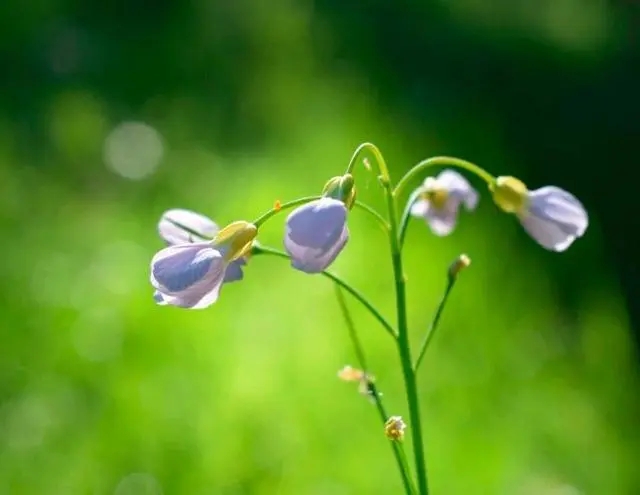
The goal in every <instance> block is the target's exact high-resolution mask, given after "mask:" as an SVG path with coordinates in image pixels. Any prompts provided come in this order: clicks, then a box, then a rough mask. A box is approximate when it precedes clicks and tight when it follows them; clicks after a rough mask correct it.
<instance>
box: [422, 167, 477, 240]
mask: <svg viewBox="0 0 640 495" xmlns="http://www.w3.org/2000/svg"><path fill="white" fill-rule="evenodd" d="M418 194H419V196H418V198H417V199H416V201H415V202H414V203H413V205H411V214H412V215H413V216H415V217H420V218H424V220H425V221H426V222H427V224H428V225H429V227H430V228H431V231H432V232H433V233H434V234H436V235H439V236H445V235H449V234H450V233H451V232H453V229H454V228H455V226H456V222H457V219H458V210H459V209H460V205H461V204H464V206H465V208H466V209H467V210H468V211H472V210H474V209H475V208H476V206H477V205H478V200H479V196H478V193H477V191H476V190H475V189H474V188H473V187H471V184H469V182H468V181H467V179H465V178H464V177H463V176H462V175H460V174H459V173H458V172H455V171H454V170H443V171H442V172H440V174H439V175H438V176H437V177H427V178H426V179H425V180H424V183H423V184H422V186H421V187H420V190H419V193H418Z"/></svg>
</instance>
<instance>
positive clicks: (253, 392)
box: [0, 3, 640, 495]
mask: <svg viewBox="0 0 640 495" xmlns="http://www.w3.org/2000/svg"><path fill="white" fill-rule="evenodd" d="M278 5H279V7H278V9H276V10H277V12H276V13H273V12H272V13H271V14H269V13H266V12H264V15H265V16H269V15H271V16H273V18H274V19H275V18H276V17H277V15H276V14H278V13H279V14H278V15H283V16H285V17H283V18H285V19H286V20H287V21H286V22H285V23H284V25H286V26H289V27H290V28H291V29H289V30H283V29H281V28H282V26H280V28H278V29H276V28H273V29H271V28H270V29H268V30H267V31H261V30H262V29H266V27H265V25H264V23H262V22H257V23H256V25H255V26H253V27H251V26H249V27H250V28H251V33H253V34H252V36H254V37H255V39H254V38H251V39H249V41H250V42H251V43H253V44H257V45H260V44H261V43H265V45H264V46H266V43H267V41H268V42H269V43H276V44H277V43H280V44H281V46H282V49H283V52H282V53H277V56H275V55H274V57H275V60H271V61H270V62H269V61H265V62H264V64H263V66H261V67H258V68H255V73H254V74H253V78H252V80H251V81H252V82H251V81H246V84H247V86H246V87H245V88H243V91H244V93H243V94H244V95H245V96H246V106H245V107H243V108H244V110H245V111H246V112H248V114H247V115H253V116H258V117H259V118H260V119H262V120H263V122H264V123H265V124H267V125H268V126H269V127H270V131H271V133H272V134H273V135H274V136H277V139H274V140H273V141H271V142H270V144H269V145H268V146H265V147H264V149H262V151H261V152H260V153H257V152H255V151H250V152H246V153H236V154H232V153H224V152H221V151H219V149H218V147H217V146H216V145H215V144H214V143H212V142H209V141H207V140H206V139H205V140H202V139H201V138H200V137H199V136H201V133H202V132H203V130H202V122H201V121H200V120H198V116H199V115H200V113H199V112H200V109H199V108H198V101H197V100H196V101H195V104H194V101H193V100H190V99H189V98H185V99H184V100H180V99H170V98H167V99H159V100H156V101H155V103H153V104H149V105H147V107H146V108H145V109H142V110H141V111H140V112H139V113H138V114H137V115H136V120H138V119H139V120H142V121H144V122H146V123H147V124H148V125H150V126H152V128H154V129H155V130H157V131H158V132H159V134H160V136H162V143H163V146H164V155H163V159H162V162H161V163H160V166H159V168H158V169H157V170H150V173H149V175H148V176H147V177H146V178H145V179H144V180H138V181H127V180H126V179H124V178H122V177H119V176H117V175H116V174H114V173H112V171H110V170H109V169H108V168H107V167H105V166H104V160H105V156H104V149H103V144H104V141H105V139H106V138H107V136H108V133H109V132H110V131H111V130H112V129H113V128H114V126H116V125H117V124H118V123H120V121H121V120H122V116H121V112H118V111H117V109H115V105H113V104H112V103H111V102H108V101H103V100H102V99H101V98H100V96H99V95H97V94H93V93H91V92H90V91H88V90H62V91H60V92H55V93H54V94H53V96H52V97H51V101H50V102H49V103H48V105H47V108H48V109H49V110H47V114H46V116H45V117H46V118H44V119H43V120H44V121H45V122H46V125H44V127H43V134H44V137H45V141H46V143H47V144H46V145H44V146H43V147H42V149H33V150H26V151H25V150H22V149H19V148H18V147H17V146H16V142H19V139H18V135H19V133H20V131H19V129H18V128H17V127H16V126H14V125H13V123H12V122H11V121H5V120H0V129H2V131H3V132H0V182H1V183H2V184H3V187H2V194H1V195H0V214H1V215H2V216H1V222H2V227H3V232H4V233H5V239H4V243H3V253H4V260H5V261H4V263H3V264H2V265H0V293H1V294H2V299H1V301H2V302H1V303H0V308H1V311H2V317H3V324H2V326H1V327H0V328H1V331H2V334H1V336H2V342H3V345H2V347H1V349H0V394H1V395H0V430H1V434H0V493H3V494H4V493H7V494H9V493H11V494H14V493H20V494H40V493H46V494H48V495H57V494H76V493H77V494H92V495H102V494H115V495H147V494H149V495H151V494H153V495H157V494H159V493H165V494H173V493H179V494H183V493H184V494H189V495H199V494H203V495H204V494H210V493H216V494H218V493H220V494H229V495H230V494H244V493H251V494H288V493H291V494H300V493H304V494H327V493H331V494H336V495H340V494H351V493H380V494H387V493H399V490H400V487H401V485H400V482H399V477H398V475H397V473H396V472H395V471H394V469H395V468H394V464H393V460H392V457H391V452H390V449H389V448H388V446H387V445H386V443H387V440H386V439H385V438H384V436H383V434H382V431H381V427H380V425H379V424H378V420H377V417H376V414H375V411H374V410H373V406H371V404H369V403H368V402H367V401H366V400H364V399H363V398H362V397H360V396H359V395H358V394H357V391H356V390H355V388H354V387H352V386H351V385H350V384H345V383H341V382H340V381H339V380H338V379H337V378H336V372H337V370H338V369H339V368H341V367H342V366H343V365H344V364H347V363H351V364H355V362H354V361H355V358H354V356H353V354H352V351H351V349H350V347H349V342H348V339H347V336H346V329H345V328H344V325H343V322H342V321H341V318H340V313H339V311H338V307H337V305H336V302H335V301H334V299H333V298H334V293H333V291H332V288H331V287H330V286H329V285H328V283H327V281H326V280H324V279H321V278H318V277H310V276H306V275H304V274H301V273H297V272H294V271H292V270H291V269H289V267H288V266H287V265H286V263H284V262H283V261H282V260H279V259H270V258H268V257H264V258H256V259H254V260H251V261H250V263H249V266H248V267H247V269H246V272H245V273H246V278H245V280H244V281H243V282H242V283H240V284H233V285H230V286H228V287H225V288H224V290H223V293H222V295H223V297H222V298H221V300H220V301H219V303H218V304H216V305H215V307H213V308H211V309H210V310H207V311H193V312H190V311H181V310H178V309H175V308H165V307H157V306H155V305H154V304H153V303H152V300H151V288H150V287H149V284H148V263H149V260H150V258H151V256H152V255H153V253H154V252H155V251H156V250H157V249H159V248H160V247H161V242H160V240H159V239H158V238H157V237H156V232H155V223H156V221H157V220H158V218H159V217H160V215H161V213H162V212H163V211H164V210H165V209H168V208H171V207H186V208H191V209H194V210H197V211H201V212H203V213H205V214H208V215H210V216H211V217H213V218H214V219H216V221H218V222H219V223H222V224H224V223H226V222H229V221H232V220H235V219H248V220H251V219H253V218H255V217H257V216H258V215H259V214H260V213H262V212H263V211H264V210H266V209H267V208H269V207H270V206H271V205H272V204H273V202H274V201H275V200H276V199H280V200H283V201H284V200H287V199H292V198H294V197H297V196H302V195H308V194H315V193H317V192H318V191H319V190H320V189H321V187H322V185H323V184H324V182H325V181H326V180H327V179H328V178H329V177H331V176H333V175H336V174H338V173H340V172H341V171H343V169H344V167H345V166H346V164H347V162H348V159H349V157H350V153H351V152H352V150H353V149H354V148H355V146H356V145H357V144H358V143H359V142H360V141H364V140H368V141H373V142H374V143H376V144H378V145H379V146H380V148H381V149H382V151H383V153H384V154H385V157H386V158H387V160H388V163H389V165H390V166H391V168H392V171H393V173H394V175H395V177H398V176H399V175H400V174H401V173H402V172H403V171H404V170H406V169H407V168H408V167H409V166H410V165H411V164H412V163H414V162H415V161H417V160H419V159H420V158H423V157H425V156H428V155H430V154H441V153H442V150H443V149H444V150H448V151H447V152H450V150H452V151H451V152H455V150H456V143H457V142H461V141H464V140H465V139H467V138H469V139H471V140H472V141H474V142H475V141H481V140H482V141H483V143H482V146H483V148H482V149H483V153H484V154H485V159H486V157H492V158H493V159H494V160H495V164H494V163H481V165H483V166H486V167H487V168H488V169H489V170H490V171H493V172H495V173H504V172H508V171H509V162H510V160H511V157H510V156H509V151H508V148H507V146H506V145H505V143H502V142H501V136H500V133H499V132H498V129H497V127H498V125H497V124H496V123H495V120H494V116H493V115H491V113H490V111H488V110H483V109H482V108H481V107H479V108H476V109H474V113H472V114H470V115H466V116H464V118H463V117H458V116H456V117H455V118H453V117H450V116H446V115H437V113H436V114H434V120H433V124H432V128H431V129H428V130H426V129H420V130H418V129H417V128H416V127H415V126H414V123H412V122H411V121H410V120H409V119H408V118H407V117H406V116H404V115H402V114H400V113H398V114H394V113H389V112H388V109H386V108H383V107H382V106H380V105H378V104H377V103H376V94H375V91H373V90H372V89H371V88H370V87H369V86H368V84H367V83H366V79H365V78H359V77H358V76H355V75H352V74H348V73H346V72H345V73H333V74H331V75H328V74H324V73H322V72H320V71H318V69H317V68H315V67H314V64H313V60H312V57H313V55H314V52H313V50H312V48H311V47H310V43H311V42H310V41H309V40H308V39H307V38H306V28H307V27H308V24H307V22H308V16H309V15H310V14H309V12H306V11H305V10H304V9H301V10H296V9H294V10H293V11H292V13H291V14H290V15H289V16H287V15H285V13H286V12H288V9H289V8H290V6H289V5H288V4H286V3H282V4H278ZM202 8H204V7H202ZM254 19H257V17H256V18H254ZM247 29H249V28H247ZM287 33H288V34H287ZM292 43H294V44H295V43H298V45H296V46H295V48H293V49H289V48H287V47H290V46H291V44H292ZM327 43H328V41H327ZM279 46H280V45H279ZM269 53H274V52H271V51H269ZM287 55H292V56H293V58H291V59H289V58H287ZM304 60H306V61H307V63H306V64H305V65H304V70H301V71H295V72H294V71H293V68H294V67H295V64H296V63H298V62H300V61H304ZM320 75H322V77H320ZM212 111H213V110H212ZM456 125H458V126H459V128H460V130H459V133H460V134H459V135H457V136H456V137H454V138H449V137H448V135H449V132H450V129H451V132H454V131H453V129H455V127H456ZM443 129H444V130H443ZM192 131H193V132H192ZM245 131H246V133H247V135H248V136H251V133H252V132H254V131H255V130H254V131H252V128H247V129H245ZM212 132H214V131H212ZM215 132H216V133H217V132H220V131H219V130H216V131H215ZM255 132H258V131H255ZM205 134H206V133H205ZM222 134H224V132H223V131H222ZM196 136H198V137H196ZM247 140H251V139H250V138H247ZM25 156H27V157H28V160H27V161H26V162H25V158H24V157H25ZM465 158H469V159H472V160H473V159H474V157H472V156H471V157H469V156H465ZM151 172H153V173H151ZM548 179H549V181H550V182H553V179H554V178H553V177H549V178H548ZM357 183H358V187H359V198H360V199H364V200H366V201H368V202H370V203H371V204H373V205H374V206H376V207H379V208H381V207H382V198H381V195H380V192H379V190H378V188H377V186H376V180H375V177H373V176H370V175H367V173H366V172H365V171H364V169H362V168H361V169H359V170H357ZM283 221H284V215H281V216H279V217H276V218H275V219H274V220H273V221H272V222H270V223H269V224H267V226H266V227H265V228H264V230H263V231H262V232H261V234H260V240H261V242H264V243H268V244H272V245H274V246H279V245H280V243H281V235H282V225H283ZM350 228H351V231H352V239H351V240H350V242H349V245H348V247H347V249H346V250H345V252H344V254H343V255H342V256H341V257H340V259H339V260H338V261H337V262H336V264H335V266H334V268H335V271H336V272H337V273H339V274H340V275H341V276H342V277H344V278H345V279H348V280H350V281H352V282H353V284H354V285H355V286H356V287H358V288H359V289H361V290H362V291H363V292H364V293H366V294H367V295H368V296H369V297H371V299H372V300H374V301H375V302H376V304H378V305H379V307H380V308H381V310H382V311H383V312H384V313H385V314H386V315H388V317H389V318H392V315H393V310H394V308H393V296H392V286H391V283H390V280H391V279H390V276H391V267H390V262H389V259H388V254H387V251H386V241H385V239H384V237H383V234H382V232H381V231H380V230H379V229H378V227H377V225H376V224H375V223H374V222H373V221H372V220H371V219H370V218H367V217H364V216H363V215H362V214H361V212H359V211H354V212H353V214H352V215H351V218H350ZM526 242H531V241H529V240H528V239H526V238H525V236H524V234H523V233H522V232H521V231H520V230H519V228H518V227H517V225H516V222H515V221H514V220H513V219H512V218H508V217H506V216H504V215H500V214H499V213H498V212H497V210H496V209H495V208H493V206H492V205H491V204H490V202H489V200H488V197H486V195H485V197H484V199H483V200H482V202H481V207H480V210H479V212H478V213H477V214H474V215H473V216H471V215H464V214H463V215H462V218H461V221H460V224H459V226H458V228H457V230H456V233H455V235H454V236H452V237H449V238H444V239H437V238H434V237H433V236H431V235H430V234H429V232H428V230H427V229H426V228H425V227H424V225H422V224H421V223H420V222H417V221H416V222H415V223H414V224H412V225H411V227H410V231H409V234H408V239H407V248H406V256H407V262H406V264H407V271H408V277H409V281H408V282H409V303H410V310H409V318H410V324H411V328H412V332H413V337H414V340H415V342H416V343H418V342H419V341H420V338H421V335H422V331H423V329H426V327H427V325H428V322H429V320H430V317H431V314H432V311H433V310H434V309H435V307H436V304H437V301H438V299H439V297H440V294H441V291H442V290H443V289H444V285H445V272H446V268H447V266H448V265H449V263H450V262H451V261H452V260H453V259H454V258H455V257H456V256H457V255H458V254H460V253H461V252H466V253H467V254H469V255H470V257H471V259H472V260H473V263H472V265H471V267H470V268H469V269H468V270H466V271H465V272H464V273H463V274H462V275H461V280H460V282H459V283H458V284H457V287H456V289H455V291H454V293H453V295H452V297H451V299H450V302H449V305H448V307H447V309H446V311H445V314H444V317H443V320H442V323H441V328H440V329H439V332H438V335H437V336H436V338H435V340H434V342H433V347H432V348H431V349H430V351H429V353H428V354H427V356H426V358H425V361H424V364H423V369H422V370H421V371H420V374H419V379H420V387H421V390H422V404H423V414H424V424H425V425H426V426H425V428H426V432H425V437H426V441H427V453H428V460H429V466H428V468H429V473H430V483H431V486H432V491H433V493H434V494H439V493H446V494H465V495H473V494H508V495H511V494H515V495H520V494H522V495H528V494H532V495H533V494H536V495H539V494H563V495H568V494H583V493H584V494H603V493H606V494H631V493H635V492H634V490H635V489H636V488H637V486H638V485H639V484H640V479H639V477H638V474H637V469H636V468H637V454H638V452H640V450H639V447H640V443H639V439H638V434H637V433H636V423H637V414H638V410H639V408H638V405H639V402H638V394H637V392H636V390H637V385H638V383H637V379H636V377H637V369H636V364H635V362H634V359H635V356H633V355H632V351H631V349H632V344H631V342H630V335H629V328H628V322H627V319H626V315H625V311H624V308H623V307H622V303H621V299H620V295H619V290H618V288H617V287H616V286H615V285H614V284H613V283H611V282H610V281H609V280H603V279H602V278H598V279H595V278H594V281H593V283H592V284H591V285H590V286H587V287H580V288H579V290H580V294H582V295H583V297H582V300H581V301H580V304H579V308H578V310H577V312H576V313H575V314H573V313H567V312H565V310H564V308H563V306H562V304H561V303H560V302H559V301H560V300H561V297H562V294H560V289H559V288H558V287H557V286H556V284H555V283H554V280H553V279H552V278H551V276H550V275H549V273H548V271H547V269H546V267H547V265H546V263H549V261H548V258H549V257H552V256H558V255H555V254H550V253H541V254H540V253H538V254H532V253H533V252H534V251H528V250H526V249H522V246H523V245H525V243H526ZM599 243H600V239H599V231H598V224H597V220H596V221H595V222H594V223H593V227H592V230H591V231H590V232H589V233H588V235H587V237H586V238H585V239H583V240H581V241H579V242H577V243H576V245H575V246H574V247H573V248H572V250H570V251H569V252H567V253H566V254H564V255H561V258H562V259H561V260H560V261H559V262H562V263H566V264H568V265H572V264H575V263H577V262H578V261H580V262H583V260H585V259H588V260H589V263H592V264H594V265H596V264H598V263H599V259H598V254H597V253H598V252H599V251H598V246H599ZM554 262H555V261H554ZM576 269H580V270H587V269H589V268H588V266H584V267H580V268H576ZM576 290H578V288H576ZM351 307H352V309H353V312H354V315H355V319H356V323H357V325H358V328H359V329H360V332H361V334H362V338H363V340H364V341H365V343H366V346H367V350H368V352H369V360H370V362H371V363H372V365H373V372H374V374H375V375H376V377H377V379H378V381H377V383H378V385H379V387H380V389H381V390H382V391H383V392H384V397H385V401H386V405H387V408H388V410H389V411H390V412H391V413H392V414H401V415H404V416H405V417H406V415H407V412H406V410H405V407H404V400H403V396H402V387H401V382H400V379H401V377H400V373H399V366H398V361H397V358H396V356H395V353H394V350H393V348H392V346H391V342H390V341H389V339H388V336H387V335H386V334H385V333H384V331H383V330H382V329H381V328H378V327H377V326H376V323H375V321H374V320H373V319H372V318H371V317H370V316H369V315H367V314H365V313H364V312H363V311H362V310H361V308H358V307H357V306H355V305H354V304H351ZM410 426H411V425H409V427H410ZM407 447H409V445H407Z"/></svg>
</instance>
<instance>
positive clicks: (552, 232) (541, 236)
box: [520, 215, 576, 252]
mask: <svg viewBox="0 0 640 495" xmlns="http://www.w3.org/2000/svg"><path fill="white" fill-rule="evenodd" d="M520 223H521V224H522V226H523V227H524V229H525V230H526V231H527V233H528V234H529V235H530V236H531V237H533V239H534V240H535V241H536V242H537V243H538V244H540V245H541V246H542V247H544V248H545V249H548V250H550V251H557V252H562V251H564V250H566V249H567V248H568V247H569V246H570V245H571V244H572V243H573V241H575V240H576V236H575V235H571V234H567V233H566V232H565V231H564V230H562V228H561V227H560V226H559V225H558V224H557V223H555V222H552V221H550V220H545V219H543V218H540V217H536V216H535V215H526V216H524V217H521V218H520Z"/></svg>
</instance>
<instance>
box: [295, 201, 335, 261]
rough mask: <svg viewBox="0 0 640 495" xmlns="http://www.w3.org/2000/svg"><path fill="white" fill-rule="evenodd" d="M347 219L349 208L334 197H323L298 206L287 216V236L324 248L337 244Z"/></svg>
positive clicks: (310, 245)
mask: <svg viewBox="0 0 640 495" xmlns="http://www.w3.org/2000/svg"><path fill="white" fill-rule="evenodd" d="M346 220H347V208H346V206H345V205H344V203H342V201H338V200H336V199H333V198H322V199H319V200H316V201H311V202H309V203H307V204H305V205H303V206H301V207H299V208H296V209H295V210H294V211H293V212H291V213H290V214H289V217H288V218H287V236H288V237H290V238H291V240H292V241H293V242H294V243H296V244H299V245H301V246H307V247H311V248H317V249H324V248H325V247H326V246H329V245H331V244H335V243H336V242H337V241H338V239H339V238H340V236H341V235H342V230H343V228H344V225H345V223H346Z"/></svg>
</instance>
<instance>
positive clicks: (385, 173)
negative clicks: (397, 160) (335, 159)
mask: <svg viewBox="0 0 640 495" xmlns="http://www.w3.org/2000/svg"><path fill="white" fill-rule="evenodd" d="M365 150H368V151H369V152H371V154H373V156H374V157H375V159H376V162H377V163H378V172H379V173H380V176H381V177H382V179H383V180H385V181H387V182H388V181H390V180H391V178H390V176H389V169H388V168H387V165H386V163H385V162H384V159H383V158H382V154H381V153H380V150H379V149H378V147H377V146H376V145H375V144H373V143H362V144H361V145H360V146H358V147H357V148H356V150H355V151H354V152H353V155H351V160H349V165H348V166H347V171H346V172H345V173H347V174H350V173H352V171H353V167H354V166H355V164H356V161H357V160H358V157H359V156H360V154H362V152H363V151H365Z"/></svg>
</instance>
